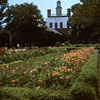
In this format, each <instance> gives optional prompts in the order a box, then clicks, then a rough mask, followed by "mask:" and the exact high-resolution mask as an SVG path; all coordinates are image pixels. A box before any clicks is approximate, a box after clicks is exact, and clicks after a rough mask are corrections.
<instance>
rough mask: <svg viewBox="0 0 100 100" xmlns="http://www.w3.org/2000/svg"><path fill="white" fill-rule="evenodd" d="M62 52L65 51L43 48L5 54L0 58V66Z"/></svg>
mask: <svg viewBox="0 0 100 100" xmlns="http://www.w3.org/2000/svg"><path fill="white" fill-rule="evenodd" d="M62 51H66V50H64V49H63V48H59V49H56V47H55V48H48V47H43V48H40V49H33V50H28V51H24V52H19V53H12V54H5V55H2V56H0V64H3V63H10V62H14V61H18V60H25V59H29V58H32V57H38V56H43V55H46V54H50V53H56V52H62Z"/></svg>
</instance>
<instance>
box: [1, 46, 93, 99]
mask: <svg viewBox="0 0 100 100" xmlns="http://www.w3.org/2000/svg"><path fill="white" fill-rule="evenodd" d="M93 51H94V48H93V47H89V48H82V49H80V50H75V51H71V52H70V53H69V54H68V53H63V54H62V53H60V54H59V55H58V56H57V54H58V53H56V54H55V55H56V56H55V55H53V58H52V59H51V60H47V61H46V60H44V61H45V62H41V61H39V60H38V63H39V64H38V65H34V64H33V65H32V64H31V65H30V64H29V62H28V63H27V65H24V66H23V64H20V66H17V67H16V66H14V65H13V66H10V65H8V66H6V67H5V69H2V71H1V74H0V76H1V78H0V86H1V87H2V88H1V97H3V94H7V93H8V92H7V91H6V90H7V89H6V88H7V87H8V90H9V87H10V88H11V87H12V88H15V89H16V87H23V88H31V89H32V90H33V91H35V90H36V91H37V92H34V93H33V95H31V97H30V98H32V99H30V100H33V99H34V98H35V100H43V99H44V100H48V99H46V96H44V95H47V94H49V92H50V91H62V90H64V94H66V95H67V94H68V96H65V95H62V96H61V95H60V93H58V94H59V96H58V95H55V96H52V95H53V94H52V93H50V95H49V96H50V98H52V99H51V100H55V98H57V97H59V98H60V97H62V98H63V99H61V98H60V99H59V98H58V99H57V100H71V96H70V92H69V93H67V92H68V91H69V89H70V87H71V86H72V84H73V82H74V81H75V79H76V78H77V77H78V75H79V73H80V71H81V69H82V66H83V65H84V64H85V63H86V62H87V60H88V58H89V57H90V54H91V53H93ZM51 56H52V54H51V55H49V56H48V57H47V59H50V57H51ZM39 58H40V57H39ZM35 59H36V58H35ZM41 60H43V59H41ZM30 61H31V62H32V60H30ZM2 68H3V67H2ZM3 87H4V88H3ZM5 89H6V90H5ZM57 89H58V90H57ZM65 90H66V92H65ZM5 91H6V92H5ZM42 91H44V92H43V94H41V92H42ZM3 92H4V93H3ZM2 93H3V94H2ZM35 93H37V96H36V95H34V94H35ZM8 94H9V93H8ZM10 95H11V94H10ZM56 96H57V97H56ZM47 98H49V97H48V96H47ZM67 98H70V99H67ZM18 100H19V99H18Z"/></svg>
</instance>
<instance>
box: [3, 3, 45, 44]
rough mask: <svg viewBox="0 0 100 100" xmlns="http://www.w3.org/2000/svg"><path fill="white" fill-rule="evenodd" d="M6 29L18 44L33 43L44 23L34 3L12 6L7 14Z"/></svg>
mask: <svg viewBox="0 0 100 100" xmlns="http://www.w3.org/2000/svg"><path fill="white" fill-rule="evenodd" d="M5 22H6V23H7V25H6V27H5V29H6V30H7V31H8V33H9V34H10V35H11V37H12V41H13V40H16V41H14V42H16V43H18V42H19V43H25V42H26V43H32V42H33V40H34V39H35V38H36V35H37V34H38V31H39V25H41V24H42V23H43V18H42V15H41V13H40V10H39V9H38V8H37V6H36V5H34V4H33V3H31V4H28V3H24V4H21V5H18V4H16V5H15V6H10V7H9V8H8V9H7V11H6V13H5Z"/></svg>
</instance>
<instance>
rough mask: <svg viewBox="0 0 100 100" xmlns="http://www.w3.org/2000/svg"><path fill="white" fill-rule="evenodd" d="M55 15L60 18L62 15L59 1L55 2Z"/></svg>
mask: <svg viewBox="0 0 100 100" xmlns="http://www.w3.org/2000/svg"><path fill="white" fill-rule="evenodd" d="M56 15H57V16H61V15H62V7H61V1H60V0H58V1H57V7H56Z"/></svg>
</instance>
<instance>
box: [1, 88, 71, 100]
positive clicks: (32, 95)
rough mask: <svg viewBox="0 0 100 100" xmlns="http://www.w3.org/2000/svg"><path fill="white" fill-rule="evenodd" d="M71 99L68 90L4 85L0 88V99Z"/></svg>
mask: <svg viewBox="0 0 100 100" xmlns="http://www.w3.org/2000/svg"><path fill="white" fill-rule="evenodd" d="M7 99H9V100H72V98H71V95H70V93H69V92H68V90H58V89H57V90H52V89H40V90H36V89H34V90H32V89H29V88H18V87H16V88H11V87H4V88H1V89H0V100H7Z"/></svg>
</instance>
